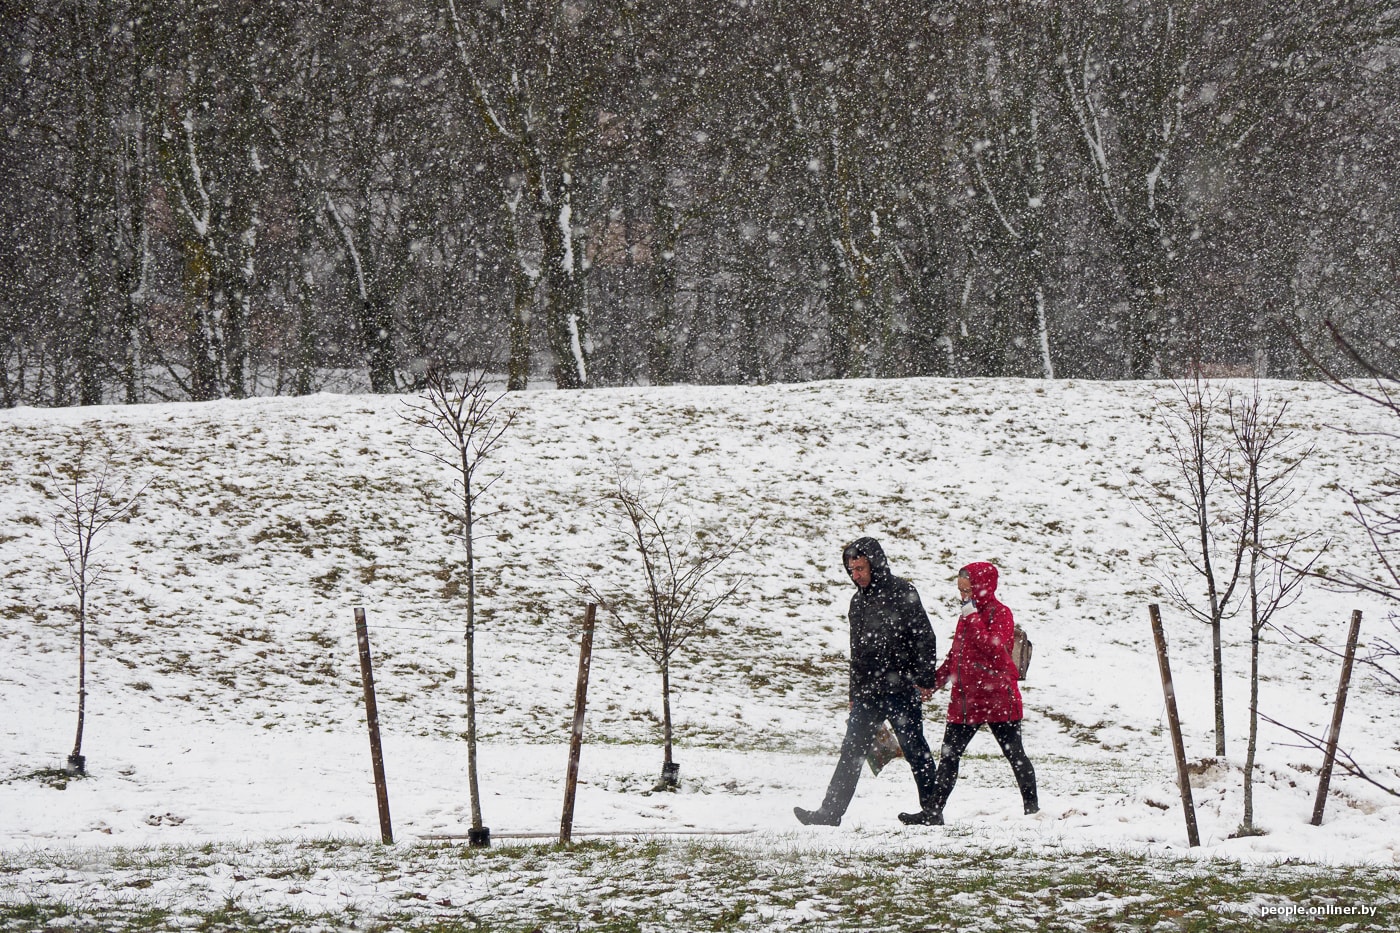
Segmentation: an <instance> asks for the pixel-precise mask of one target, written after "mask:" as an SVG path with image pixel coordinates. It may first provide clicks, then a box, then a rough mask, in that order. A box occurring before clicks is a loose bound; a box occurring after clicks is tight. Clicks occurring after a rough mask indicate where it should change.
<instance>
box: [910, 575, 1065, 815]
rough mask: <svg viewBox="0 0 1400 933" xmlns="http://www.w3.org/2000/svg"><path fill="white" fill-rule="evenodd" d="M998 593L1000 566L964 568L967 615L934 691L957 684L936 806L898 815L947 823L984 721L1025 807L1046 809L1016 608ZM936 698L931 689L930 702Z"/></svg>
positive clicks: (961, 578)
mask: <svg viewBox="0 0 1400 933" xmlns="http://www.w3.org/2000/svg"><path fill="white" fill-rule="evenodd" d="M996 593H997V568H996V567H994V566H993V565H991V564H988V563H975V564H968V565H967V566H966V567H964V568H963V569H962V570H960V571H959V572H958V595H960V596H961V597H962V599H963V609H962V612H963V615H962V618H960V619H958V627H957V629H956V630H954V632H953V646H952V647H951V648H950V649H948V657H947V658H946V659H945V660H944V662H943V664H942V665H941V666H940V667H939V668H938V674H937V676H936V679H935V683H934V690H940V689H942V688H943V687H944V686H945V685H948V686H950V687H951V688H952V698H951V700H950V702H949V704H948V725H947V727H946V729H945V730H944V733H943V749H942V751H941V752H940V754H939V759H938V772H937V775H936V776H935V778H934V799H933V801H932V804H933V805H932V806H925V807H924V809H922V810H920V811H919V812H917V813H901V814H900V815H899V818H900V819H901V820H902V821H903V822H905V823H910V824H918V825H925V826H929V825H932V826H941V825H942V824H943V805H944V804H946V803H947V802H948V796H949V795H950V794H951V793H952V792H953V785H954V784H956V783H957V780H958V763H959V761H960V760H961V759H962V753H963V752H964V751H966V750H967V743H969V742H971V741H972V737H973V736H974V735H976V734H977V730H978V729H980V728H982V726H984V725H985V726H987V728H989V729H990V730H991V732H992V736H993V737H994V738H995V739H996V740H997V744H999V745H1000V746H1001V751H1002V754H1004V755H1005V756H1006V760H1007V761H1009V762H1011V771H1012V773H1013V774H1015V775H1016V783H1017V785H1019V786H1020V788H1021V802H1022V803H1023V804H1024V805H1025V810H1026V812H1027V813H1035V812H1037V811H1039V810H1040V803H1039V798H1038V797H1037V794H1036V787H1035V768H1034V767H1032V766H1031V761H1030V759H1029V758H1027V757H1026V750H1025V748H1024V747H1022V745H1021V689H1020V687H1018V686H1017V685H1016V680H1017V676H1018V674H1019V672H1018V671H1017V670H1016V664H1015V662H1014V661H1012V660H1011V641H1012V637H1013V634H1014V631H1015V628H1016V623H1015V620H1014V619H1012V617H1011V610H1010V609H1008V608H1007V607H1006V606H1005V605H1003V604H1002V602H1001V601H1000V600H998V599H997V596H996ZM931 695H932V691H929V692H928V694H927V695H926V696H925V699H927V697H928V696H931Z"/></svg>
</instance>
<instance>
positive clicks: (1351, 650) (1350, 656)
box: [1312, 609, 1361, 826]
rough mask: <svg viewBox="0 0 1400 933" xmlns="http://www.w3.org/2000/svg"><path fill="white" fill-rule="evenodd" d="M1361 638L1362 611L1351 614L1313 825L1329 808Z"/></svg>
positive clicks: (1313, 815) (1319, 822)
mask: <svg viewBox="0 0 1400 933" xmlns="http://www.w3.org/2000/svg"><path fill="white" fill-rule="evenodd" d="M1360 636H1361V610H1360V609H1357V610H1356V611H1354V612H1353V613H1352V614H1351V631H1349V632H1347V651H1346V654H1345V655H1343V656H1342V681H1341V683H1340V684H1338V685H1337V702H1336V704H1335V705H1334V706H1333V707H1332V728H1331V729H1328V730H1327V751H1326V752H1325V753H1324V754H1323V756H1322V775H1321V776H1320V777H1319V778H1318V779H1317V800H1316V801H1314V802H1313V814H1312V824H1313V825H1314V826H1321V825H1322V811H1323V809H1324V808H1326V806H1327V788H1328V786H1329V785H1330V784H1331V783H1332V766H1333V765H1334V764H1336V762H1337V738H1338V736H1339V735H1340V734H1341V731H1342V713H1343V712H1345V711H1346V707H1347V689H1348V688H1349V687H1350V686H1351V662H1352V661H1353V660H1355V659H1356V640H1357V639H1358V638H1359V637H1360Z"/></svg>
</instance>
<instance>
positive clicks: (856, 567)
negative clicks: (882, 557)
mask: <svg viewBox="0 0 1400 933" xmlns="http://www.w3.org/2000/svg"><path fill="white" fill-rule="evenodd" d="M846 572H847V573H849V574H850V575H851V581H852V582H853V583H855V585H856V586H858V587H860V588H861V589H865V588H866V587H867V586H869V585H870V558H868V557H852V558H851V562H850V563H849V564H847V565H846Z"/></svg>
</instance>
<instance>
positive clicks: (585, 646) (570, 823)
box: [559, 603, 598, 843]
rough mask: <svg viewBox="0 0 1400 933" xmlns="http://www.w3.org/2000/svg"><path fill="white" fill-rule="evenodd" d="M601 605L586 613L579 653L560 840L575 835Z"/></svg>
mask: <svg viewBox="0 0 1400 933" xmlns="http://www.w3.org/2000/svg"><path fill="white" fill-rule="evenodd" d="M597 613H598V604H597V603H589V604H588V609H586V610H585V611H584V613H583V639H582V641H580V643H579V651H578V687H577V688H576V689H575V691H574V731H573V735H572V736H571V737H570V738H569V774H568V777H566V778H565V779H564V815H563V817H561V818H560V820H559V841H560V842H561V843H565V842H569V841H570V840H571V839H572V838H573V833H574V793H575V792H576V791H577V790H578V760H579V755H580V754H581V753H582V751H583V715H584V710H585V709H586V708H587V706H588V667H589V665H590V664H591V663H592V662H593V623H594V620H595V618H596V616H597Z"/></svg>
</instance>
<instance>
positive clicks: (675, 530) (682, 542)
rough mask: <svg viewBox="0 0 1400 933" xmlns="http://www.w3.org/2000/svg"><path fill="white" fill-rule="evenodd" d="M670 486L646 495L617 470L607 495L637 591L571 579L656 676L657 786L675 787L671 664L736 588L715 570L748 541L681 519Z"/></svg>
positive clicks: (743, 535)
mask: <svg viewBox="0 0 1400 933" xmlns="http://www.w3.org/2000/svg"><path fill="white" fill-rule="evenodd" d="M672 492H673V490H672V489H669V488H667V489H663V490H662V491H661V492H660V493H657V494H655V495H648V494H647V492H646V491H645V490H644V489H643V488H642V484H641V481H640V480H639V479H637V478H636V477H635V476H633V475H629V474H628V473H626V472H625V471H624V470H622V469H619V470H618V472H617V474H616V476H615V478H614V482H613V486H612V489H611V490H610V491H609V492H608V493H607V495H606V499H607V501H608V502H609V503H610V504H611V505H612V506H613V507H614V508H615V510H616V511H617V513H618V514H619V515H620V517H621V519H622V528H623V534H624V536H625V538H626V541H627V545H628V549H629V550H630V551H632V552H633V555H634V556H635V557H636V559H637V562H638V563H637V566H639V567H640V571H641V573H640V576H641V581H640V582H641V589H640V590H637V589H635V588H632V589H628V588H624V587H621V586H618V585H616V584H614V585H612V586H608V587H604V588H603V590H606V592H604V591H603V590H600V589H599V588H598V587H597V586H595V585H594V584H592V583H590V582H588V581H585V580H576V581H575V582H577V583H579V585H580V586H581V587H582V588H583V590H584V592H585V593H586V594H587V595H588V596H589V598H590V599H592V600H593V601H594V602H596V603H597V604H598V605H599V606H601V607H602V608H603V611H604V612H605V613H607V615H608V618H609V619H610V620H611V622H612V624H613V627H614V629H615V630H616V632H617V633H618V635H619V636H621V638H622V640H623V642H624V643H626V644H627V646H628V647H630V648H632V649H633V650H635V651H637V652H638V653H639V654H641V655H643V656H644V657H646V658H647V659H648V660H650V661H651V662H652V664H654V665H655V666H656V670H657V672H658V673H659V674H660V675H661V728H662V737H663V741H664V746H665V751H664V757H663V759H662V767H661V780H660V782H658V784H657V785H656V789H657V790H674V789H675V788H676V787H677V786H678V784H679V773H680V768H679V766H678V765H677V764H676V762H675V759H674V758H673V757H672V735H673V730H672V720H671V670H672V666H673V663H674V661H675V658H676V653H677V652H678V651H679V650H680V649H681V648H682V647H684V646H685V645H687V644H689V643H690V642H691V641H693V640H696V639H699V638H702V637H704V636H705V635H706V634H708V633H709V631H710V629H709V626H708V623H709V620H710V617H711V616H712V615H713V614H714V612H715V610H717V609H718V608H719V607H720V606H722V605H723V604H724V603H725V602H726V601H728V600H729V599H730V598H731V597H733V596H734V594H735V593H736V592H738V590H739V587H740V585H741V581H740V580H738V579H732V578H731V579H728V580H721V578H720V571H721V569H722V568H723V567H724V566H725V564H727V563H728V562H729V561H730V560H731V559H733V558H734V557H735V556H736V555H738V554H740V553H741V552H743V551H745V550H747V548H748V546H749V541H748V531H749V529H747V528H746V529H744V530H742V531H740V532H738V533H736V534H734V535H732V536H726V535H721V534H719V533H718V532H716V531H715V530H713V529H707V528H705V527H702V526H698V525H696V524H693V523H689V522H686V521H684V520H682V518H681V517H679V516H678V515H677V514H676V512H675V511H674V510H673V508H672V501H671V495H672Z"/></svg>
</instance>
